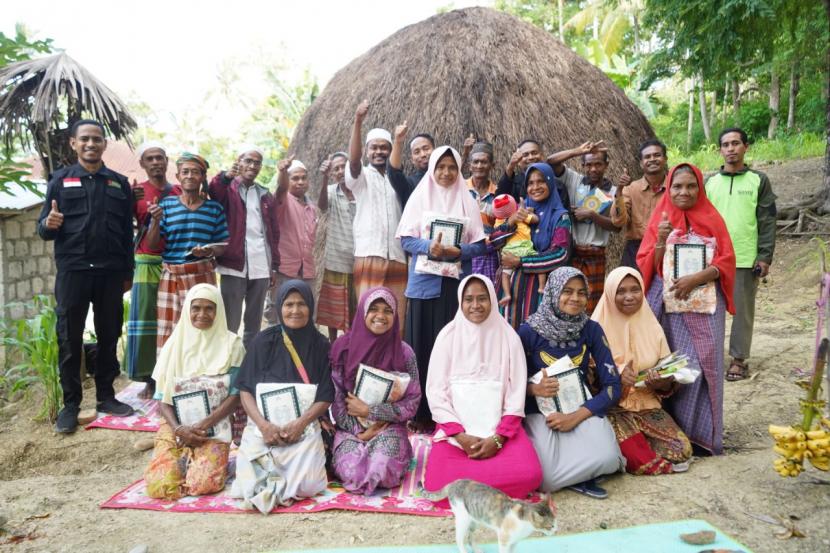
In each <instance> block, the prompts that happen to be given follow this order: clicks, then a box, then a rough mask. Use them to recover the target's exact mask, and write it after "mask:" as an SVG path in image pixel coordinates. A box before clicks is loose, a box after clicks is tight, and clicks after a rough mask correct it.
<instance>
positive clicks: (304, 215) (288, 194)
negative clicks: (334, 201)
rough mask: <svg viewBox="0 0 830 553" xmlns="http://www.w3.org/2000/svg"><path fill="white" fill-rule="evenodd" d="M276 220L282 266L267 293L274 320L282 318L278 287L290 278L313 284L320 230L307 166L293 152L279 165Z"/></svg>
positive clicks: (267, 312) (269, 314) (268, 314)
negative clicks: (316, 239)
mask: <svg viewBox="0 0 830 553" xmlns="http://www.w3.org/2000/svg"><path fill="white" fill-rule="evenodd" d="M277 168H278V170H279V174H278V176H277V193H276V200H277V220H278V221H279V225H280V243H279V250H280V267H279V273H277V279H276V281H275V283H274V287H273V288H271V290H270V291H269V293H268V305H266V308H265V318H266V319H268V322H269V323H271V324H276V323H277V321H278V320H279V314H278V313H277V309H279V306H278V305H277V304H276V301H277V290H278V289H279V287H280V286H281V285H282V283H283V282H285V281H286V280H290V279H294V278H296V279H300V280H303V281H305V282H306V283H307V284H308V285H309V286H311V287H312V288H313V287H314V274H315V267H314V237H315V236H316V234H317V218H318V216H317V210H316V209H315V207H314V204H312V203H311V202H310V201H309V199H308V196H306V192H308V170H307V169H306V166H305V165H303V163H302V162H301V161H299V160H296V159H294V156H291V157H289V158H288V159H283V160H282V161H280V162H279V164H278V165H277Z"/></svg>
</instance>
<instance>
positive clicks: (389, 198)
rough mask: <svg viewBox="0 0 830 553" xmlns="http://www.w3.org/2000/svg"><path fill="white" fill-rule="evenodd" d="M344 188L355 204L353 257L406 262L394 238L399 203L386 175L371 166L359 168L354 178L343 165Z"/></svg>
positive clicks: (398, 221)
mask: <svg viewBox="0 0 830 553" xmlns="http://www.w3.org/2000/svg"><path fill="white" fill-rule="evenodd" d="M346 186H347V187H349V189H350V190H351V191H352V193H353V194H354V197H355V201H356V202H357V209H356V211H355V217H354V255H355V257H373V256H374V257H382V258H383V259H388V260H389V261H397V262H398V263H406V254H405V253H404V251H403V248H402V247H401V243H400V241H399V240H398V239H397V238H395V232H397V230H398V223H400V221H401V204H400V203H399V202H398V196H397V194H395V190H394V189H393V188H392V184H391V183H390V182H389V179H388V178H387V177H386V176H385V175H381V174H380V172H378V170H377V169H375V168H374V167H372V166H371V165H367V166H366V167H362V168H361V170H360V174H359V175H358V176H357V178H353V177H352V172H351V170H350V169H349V167H348V166H346Z"/></svg>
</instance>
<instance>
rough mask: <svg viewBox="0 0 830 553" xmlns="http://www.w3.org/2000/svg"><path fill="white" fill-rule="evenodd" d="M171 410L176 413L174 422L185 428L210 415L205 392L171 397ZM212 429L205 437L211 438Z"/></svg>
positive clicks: (199, 391) (200, 391)
mask: <svg viewBox="0 0 830 553" xmlns="http://www.w3.org/2000/svg"><path fill="white" fill-rule="evenodd" d="M173 409H174V410H175V411H176V420H177V421H179V424H182V425H185V426H191V425H194V424H196V423H198V422H200V421H202V420H204V419H205V418H206V417H207V416H208V415H210V404H209V403H208V395H207V391H206V390H198V391H196V392H189V393H186V394H179V395H177V396H173ZM213 435H214V432H213V427H211V428H209V429H208V431H207V436H208V437H209V438H212V437H213Z"/></svg>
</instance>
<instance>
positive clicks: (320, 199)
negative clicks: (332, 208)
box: [317, 156, 331, 213]
mask: <svg viewBox="0 0 830 553" xmlns="http://www.w3.org/2000/svg"><path fill="white" fill-rule="evenodd" d="M330 170H331V156H329V157H328V158H326V159H325V160H323V163H321V164H320V174H321V175H323V181H322V182H321V183H320V194H318V196H317V207H318V208H320V211H322V212H324V213H325V212H326V211H328V210H329V190H328V186H329V171H330Z"/></svg>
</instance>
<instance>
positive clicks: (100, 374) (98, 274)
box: [37, 119, 133, 434]
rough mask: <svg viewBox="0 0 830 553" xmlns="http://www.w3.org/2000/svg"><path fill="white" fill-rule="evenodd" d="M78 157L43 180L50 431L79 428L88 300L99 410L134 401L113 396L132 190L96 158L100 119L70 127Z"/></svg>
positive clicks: (129, 267)
mask: <svg viewBox="0 0 830 553" xmlns="http://www.w3.org/2000/svg"><path fill="white" fill-rule="evenodd" d="M69 146H70V147H71V148H72V150H74V151H75V154H76V155H77V156H78V161H77V163H74V164H72V165H70V166H69V167H65V168H62V169H58V170H57V171H55V173H54V174H53V175H52V178H51V179H50V180H49V184H48V185H47V187H46V198H45V200H44V202H43V209H42V210H41V212H40V217H39V218H38V225H37V233H38V235H40V237H41V238H42V239H44V240H54V241H55V266H56V267H57V270H58V273H57V275H56V276H55V300H56V306H55V314H56V315H57V324H56V327H57V328H56V329H57V335H58V371H59V373H60V382H61V388H62V389H63V408H62V409H61V410H60V412H59V413H58V419H57V421H56V424H55V430H56V431H57V432H60V433H62V434H69V433H72V432H74V431H75V429H76V428H77V427H78V413H79V412H80V409H81V400H82V399H83V386H82V383H81V353H82V347H83V336H84V327H85V325H86V317H87V313H88V312H89V304H90V303H92V309H93V312H94V314H95V317H94V322H95V334H96V336H97V339H98V357H97V365H96V370H95V397H96V400H97V404H96V409H97V410H98V411H101V412H104V413H109V414H112V415H116V416H119V417H125V416H128V415H131V414H132V413H133V408H132V407H130V406H129V405H127V404H125V403H122V402H120V401H118V400H117V399H115V390H114V389H113V386H112V384H113V382H114V381H115V378H116V377H117V376H118V372H119V366H118V359H117V358H116V354H115V349H116V345H117V344H118V338H119V337H120V336H121V326H122V323H123V317H124V308H123V303H122V296H123V294H124V292H126V291H127V290H128V289H129V288H130V284H131V283H130V281H131V279H132V275H133V222H132V219H133V214H132V201H133V196H132V191H131V190H130V185H129V183H128V182H127V178H126V177H125V176H124V175H120V174H118V173H116V172H114V171H111V170H109V169H107V167H106V166H104V162H103V161H102V159H101V158H102V156H103V154H104V150H106V148H107V141H106V139H105V138H104V127H103V125H101V123H99V122H98V121H93V120H91V119H81V120H80V121H77V122H75V123H74V124H73V125H72V127H71V129H70V132H69Z"/></svg>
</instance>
